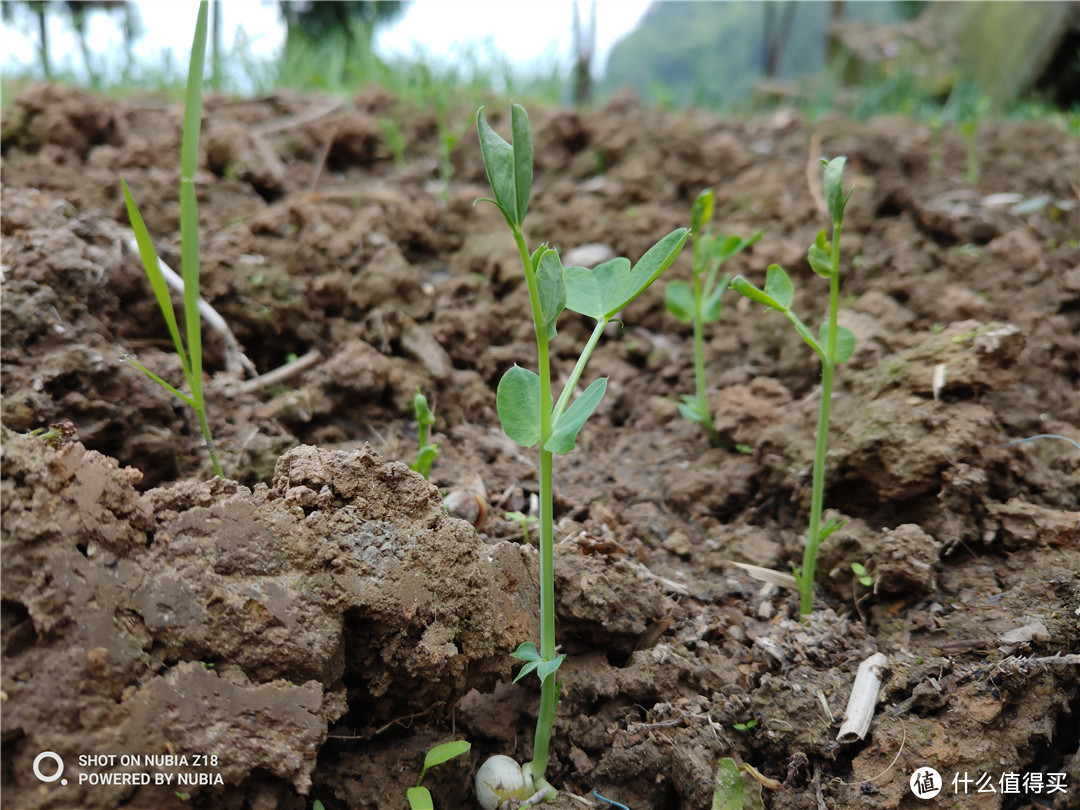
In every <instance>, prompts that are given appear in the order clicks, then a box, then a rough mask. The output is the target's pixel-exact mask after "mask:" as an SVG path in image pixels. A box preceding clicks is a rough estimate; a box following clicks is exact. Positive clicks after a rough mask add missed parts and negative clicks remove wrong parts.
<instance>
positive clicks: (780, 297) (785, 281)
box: [765, 264, 795, 309]
mask: <svg viewBox="0 0 1080 810" xmlns="http://www.w3.org/2000/svg"><path fill="white" fill-rule="evenodd" d="M765 294H766V295H768V296H769V297H770V298H772V299H773V300H774V301H775V302H776V303H777V304H778V305H779V306H780V309H791V302H792V301H794V300H795V287H794V286H793V285H792V283H791V279H790V278H789V277H788V274H787V273H786V272H785V271H784V268H783V267H781V266H780V265H778V264H770V265H769V269H768V270H766V271H765Z"/></svg>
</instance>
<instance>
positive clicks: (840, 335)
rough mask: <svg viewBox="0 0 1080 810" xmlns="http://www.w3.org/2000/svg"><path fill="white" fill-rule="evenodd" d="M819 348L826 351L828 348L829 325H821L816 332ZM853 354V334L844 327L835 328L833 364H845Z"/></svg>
mask: <svg viewBox="0 0 1080 810" xmlns="http://www.w3.org/2000/svg"><path fill="white" fill-rule="evenodd" d="M818 335H819V338H818V339H819V340H820V342H821V346H822V347H823V348H824V349H825V350H826V351H828V346H829V324H828V323H827V322H826V323H823V324H822V325H821V329H820V331H819V332H818ZM854 353H855V334H854V333H853V332H852V331H851V330H850V329H848V328H847V327H844V326H837V327H836V357H834V358H833V362H835V363H836V364H837V365H839V364H840V363H846V362H847V361H848V360H850V359H851V355H852V354H854Z"/></svg>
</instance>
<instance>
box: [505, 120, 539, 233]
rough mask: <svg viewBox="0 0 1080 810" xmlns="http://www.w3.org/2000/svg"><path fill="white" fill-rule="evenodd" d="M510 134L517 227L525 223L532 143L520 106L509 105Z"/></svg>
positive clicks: (531, 165) (527, 124) (530, 129)
mask: <svg viewBox="0 0 1080 810" xmlns="http://www.w3.org/2000/svg"><path fill="white" fill-rule="evenodd" d="M510 132H511V133H512V134H513V137H514V147H513V148H514V190H515V197H516V201H517V221H518V225H520V224H521V223H522V222H524V221H525V212H526V211H528V210H529V197H530V196H531V195H532V180H533V142H532V127H531V126H529V114H528V113H527V112H525V108H524V107H522V106H521V105H520V104H514V103H511V104H510Z"/></svg>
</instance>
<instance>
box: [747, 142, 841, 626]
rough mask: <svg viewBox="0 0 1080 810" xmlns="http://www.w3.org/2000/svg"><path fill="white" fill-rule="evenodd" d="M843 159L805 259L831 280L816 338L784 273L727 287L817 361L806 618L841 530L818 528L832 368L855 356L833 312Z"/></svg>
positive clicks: (829, 182) (802, 602)
mask: <svg viewBox="0 0 1080 810" xmlns="http://www.w3.org/2000/svg"><path fill="white" fill-rule="evenodd" d="M845 162H846V158H842V157H838V158H834V159H833V160H831V161H824V160H823V161H822V163H824V164H825V201H826V203H827V204H828V209H829V219H830V220H831V222H832V241H831V242H830V241H829V240H827V239H826V237H825V231H824V229H823V230H821V231H819V232H818V235H817V239H815V240H814V244H812V245H811V246H810V250H809V252H808V254H807V258H808V259H809V261H810V267H811V268H812V269H813V270H814V272H815V273H817V274H818V275H819V276H822V277H824V278H827V279H829V314H828V320H827V321H826V322H825V323H824V324H822V325H821V329H820V330H819V332H818V336H817V337H814V335H813V333H811V331H810V330H809V329H808V328H807V327H806V325H805V324H804V323H803V322H802V321H801V320H800V319H799V317H798V316H797V315H796V314H795V313H794V312H793V311H792V310H791V304H792V301H793V300H794V299H795V288H794V286H793V285H792V283H791V279H790V278H789V277H788V274H787V273H786V272H784V269H783V268H782V267H780V266H779V265H776V264H773V265H770V266H769V268H768V270H767V271H766V273H765V289H764V290H762V289H759V288H757V287H755V286H754V285H753V284H751V283H750V282H749V281H747V280H746V279H745V278H743V277H742V276H736V277H735V279H734V280H732V282H731V288H732V289H733V290H735V292H737V293H739V294H740V295H745V296H746V297H747V298H749V299H750V300H752V301H757V302H758V303H759V304H764V305H765V306H767V307H769V308H770V309H775V310H776V311H777V312H780V313H782V314H783V315H784V316H785V317H786V318H787V319H788V320H789V321H791V323H792V325H793V326H794V327H795V331H796V332H798V333H799V336H800V337H801V338H802V339H803V340H805V341H806V342H807V343H808V344H809V345H810V348H812V349H813V350H814V351H815V352H816V353H817V355H818V357H819V358H820V359H821V405H820V407H819V410H818V423H817V441H816V443H815V444H814V477H813V485H812V488H811V495H810V529H809V531H808V532H807V537H806V549H805V550H804V552H803V564H802V568H800V569H798V570H797V571H796V573H795V577H796V579H797V580H798V583H799V612H800V613H801V614H802V615H803V616H808V615H810V611H811V610H812V609H813V600H814V572H815V569H816V567H817V552H818V546H820V545H821V542H822V541H823V540H824V539H825V538H826V537H828V536H829V535H830V534H832V533H833V532H834V531H836V530H837V529H838V528H839V527H840V525H841V524H840V522H839V521H837V520H833V519H830V520H829V521H828V522H826V523H825V524H824V525H822V523H821V512H822V508H823V501H824V496H825V451H826V448H827V444H828V439H829V408H830V405H831V404H832V386H833V373H834V372H835V370H836V366H837V365H838V364H840V363H844V362H847V360H849V359H850V358H851V355H852V353H853V352H854V351H855V336H854V335H853V334H852V333H851V330H850V329H845V328H844V327H842V326H838V325H837V323H836V316H837V310H838V309H839V308H840V234H841V232H842V230H843V223H844V208H845V207H846V206H847V202H848V199H849V198H850V197H851V192H850V191H849V192H848V193H847V194H846V195H845V194H844V189H843V175H844V163H845Z"/></svg>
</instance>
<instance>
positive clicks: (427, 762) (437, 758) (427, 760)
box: [421, 740, 472, 778]
mask: <svg viewBox="0 0 1080 810" xmlns="http://www.w3.org/2000/svg"><path fill="white" fill-rule="evenodd" d="M471 748H472V743H471V742H469V741H468V740H451V741H450V742H444V743H442V744H441V745H436V746H435V747H434V748H432V749H431V750H430V751H428V752H427V755H426V756H425V757H424V770H425V771H427V770H428V769H429V768H434V767H435V766H436V765H442V764H443V763H444V762H447V761H448V760H451V759H453V758H454V757H459V756H461V755H462V754H465V753H468V751H469V749H471ZM421 778H423V774H421Z"/></svg>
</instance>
